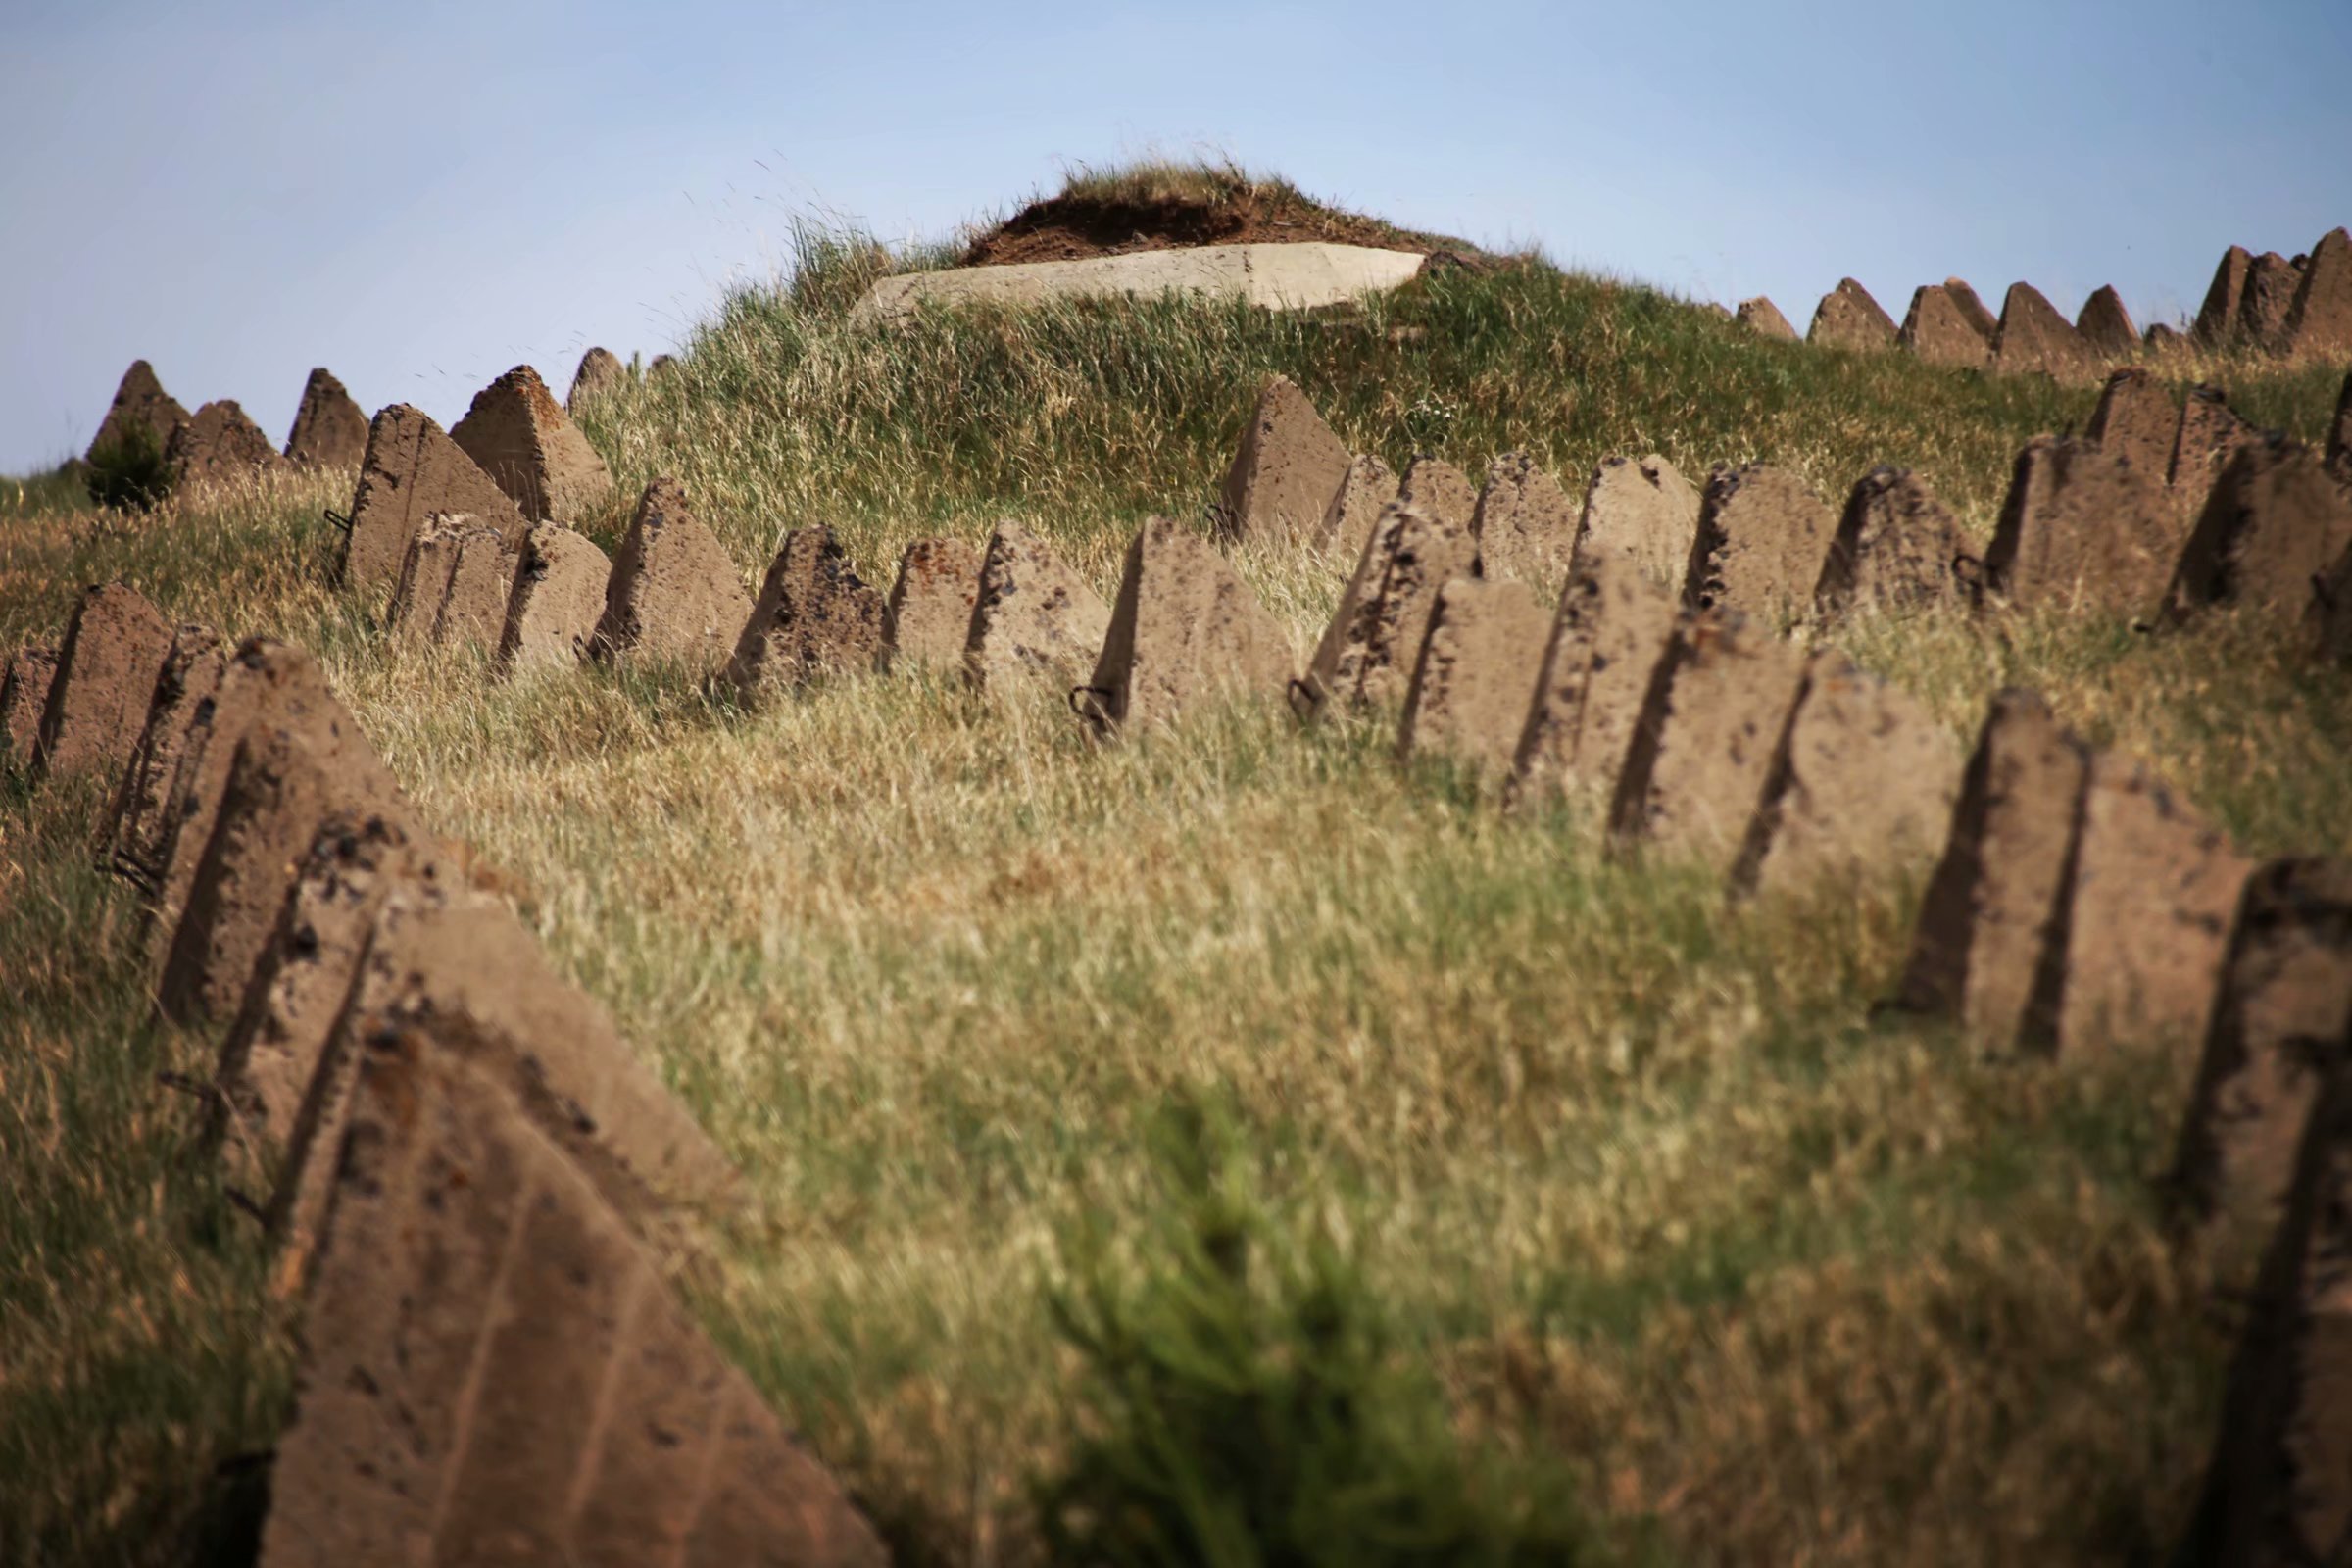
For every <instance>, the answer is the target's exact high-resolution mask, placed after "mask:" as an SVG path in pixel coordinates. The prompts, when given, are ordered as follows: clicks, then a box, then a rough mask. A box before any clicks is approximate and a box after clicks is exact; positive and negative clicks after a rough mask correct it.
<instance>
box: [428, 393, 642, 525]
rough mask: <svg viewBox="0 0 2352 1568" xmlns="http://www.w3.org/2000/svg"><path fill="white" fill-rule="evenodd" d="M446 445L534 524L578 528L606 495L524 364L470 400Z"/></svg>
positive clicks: (601, 469) (607, 478)
mask: <svg viewBox="0 0 2352 1568" xmlns="http://www.w3.org/2000/svg"><path fill="white" fill-rule="evenodd" d="M449 438H450V439H451V440H452V441H455V442H456V443H457V444H458V447H459V449H460V450H461V451H463V452H464V453H465V454H466V456H467V457H469V458H471V459H472V460H473V462H474V466H476V467H478V468H480V469H481V470H482V471H483V472H484V473H486V474H488V475H489V476H490V479H491V482H492V483H494V484H496V485H497V486H498V487H499V488H500V489H501V490H504V491H505V492H506V493H507V494H508V495H509V496H510V497H512V498H513V499H514V502H515V506H516V507H517V508H518V509H520V511H521V513H522V515H524V516H525V517H527V518H529V519H530V520H531V521H533V522H576V521H578V520H579V519H580V518H582V517H584V516H587V515H589V514H591V513H593V512H594V511H596V509H597V508H599V507H601V506H603V505H604V503H605V500H606V498H607V497H608V496H610V495H611V494H612V491H613V476H612V474H610V473H609V472H607V471H606V469H605V460H604V459H602V458H600V457H598V456H597V455H596V449H595V448H594V447H592V446H590V445H589V444H588V438H587V437H586V436H584V435H582V434H580V432H579V430H578V429H577V428H576V427H575V426H574V425H573V424H572V422H571V419H570V417H569V416H567V415H565V414H564V406H563V405H562V404H560V403H558V402H557V401H556V400H555V397H554V395H553V394H551V393H550V392H549V391H548V390H547V383H545V382H544V381H541V380H540V379H539V372H538V371H537V370H534V369H532V368H530V367H529V366H527V365H517V366H516V367H515V368H513V369H512V370H509V371H508V372H507V373H506V374H504V375H502V376H500V377H499V378H498V379H497V380H495V381H493V382H491V383H490V384H489V385H488V386H486V387H484V388H483V389H482V390H481V391H480V392H478V393H476V394H474V399H473V405H472V407H470V408H468V409H467V410H466V417H464V418H463V419H460V420H459V421H458V422H457V423H456V424H454V425H452V426H451V427H450V431H449Z"/></svg>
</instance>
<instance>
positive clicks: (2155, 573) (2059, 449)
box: [1985, 435, 2188, 616]
mask: <svg viewBox="0 0 2352 1568" xmlns="http://www.w3.org/2000/svg"><path fill="white" fill-rule="evenodd" d="M2187 534H2188V524H2187V519H2186V518H2185V517H2184V516H2183V515H2182V514H2181V512H2180V508H2179V507H2178V505H2176V503H2175V502H2174V500H2173V498H2172V496H2171V495H2170V494H2169V493H2168V492H2167V490H2166V489H2165V487H2164V485H2163V484H2162V483H2161V482H2160V481H2159V479H2158V478H2157V477H2156V476H2155V475H2154V474H2152V473H2150V472H2148V471H2147V470H2144V469H2142V468H2140V467H2139V466H2137V465H2135V464H2133V463H2132V462H2131V461H2130V460H2129V459H2128V458H2126V457H2122V456H2119V455H2118V454H2117V453H2116V452H2115V451H2114V450H2112V449H2110V448H2108V447H2106V446H2104V445H2091V444H2089V443H2087V442H2083V441H2078V440H2074V439H2072V438H2069V439H2066V440H2060V439H2058V438H2056V437H2053V436H2046V435H2045V436H2035V437H2034V439H2033V440H2032V441H2029V442H2027V443H2026V446H2025V450H2024V451H2022V452H2020V453H2019V454H2018V455H2017V467H2016V470H2015V472H2014V473H2013V474H2012V476H2011V478H2010V481H2009V495H2008V498H2007V500H2005V501H2004V502H2003V503H2002V505H2001V515H2000V520H1999V522H1998V523H1996V524H1995V525H1994V528H1993V534H1992V544H1991V545H1990V546H1989V547H1988V548H1987V549H1986V551H1985V581H1986V584H1987V586H1988V587H1989V588H1990V589H1991V591H1992V592H1993V593H1994V594H1996V595H1998V596H2000V597H2002V598H2004V599H2006V600H2007V601H2008V602H2009V603H2011V604H2013V605H2018V606H2021V607H2040V606H2061V607H2066V608H2070V609H2076V610H2091V611H2097V612H2100V613H2108V614H2121V615H2131V616H2146V615H2151V614H2153V613H2155V611H2156V609H2157V607H2158V605H2159V604H2161V603H2162V601H2163V599H2164V594H2165V587H2166V584H2167V583H2169V582H2170V581H2171V580H2172V574H2173V568H2174V565H2175V564H2176V563H2177V562H2178V561H2179V559H2180V546H2181V543H2182V541H2183V540H2185V539H2186V537H2187Z"/></svg>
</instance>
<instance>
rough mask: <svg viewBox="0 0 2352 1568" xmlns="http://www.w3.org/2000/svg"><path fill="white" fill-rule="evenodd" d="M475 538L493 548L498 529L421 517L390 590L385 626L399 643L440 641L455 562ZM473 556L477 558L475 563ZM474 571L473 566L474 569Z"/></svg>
mask: <svg viewBox="0 0 2352 1568" xmlns="http://www.w3.org/2000/svg"><path fill="white" fill-rule="evenodd" d="M476 537H481V538H485V539H487V540H488V541H489V542H490V544H491V545H492V546H493V547H495V546H496V544H497V543H498V531H497V530H496V529H495V528H489V527H484V526H482V525H480V524H478V523H476V522H475V521H474V519H473V518H472V517H470V516H468V515H465V514H463V513H459V514H456V515H449V516H441V515H434V516H430V517H427V518H425V520H424V524H423V526H422V527H420V528H418V529H417V536H416V537H415V538H413V539H411V540H410V541H409V553H408V557H407V559H406V560H404V561H402V562H401V564H400V581H399V583H398V584H397V585H395V586H394V588H393V590H392V605H391V609H390V610H389V611H388V612H387V613H386V616H385V620H386V624H387V625H388V626H389V627H390V628H391V630H392V632H393V634H394V635H395V636H396V637H398V638H399V639H400V640H401V641H402V642H404V643H408V644H412V645H414V646H416V647H419V648H429V647H431V646H433V645H434V644H435V643H436V642H438V641H439V639H440V631H441V612H442V610H443V608H444V607H446V606H447V605H448V603H449V592H450V588H451V586H452V584H454V583H455V582H456V580H457V574H458V561H459V558H460V555H461V553H462V552H463V551H464V549H465V547H466V542H467V541H468V540H470V539H473V538H476ZM478 559H479V558H478V557H477V560H478ZM476 569H477V573H478V569H479V568H478V566H477V568H476Z"/></svg>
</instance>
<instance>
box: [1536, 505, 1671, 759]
mask: <svg viewBox="0 0 2352 1568" xmlns="http://www.w3.org/2000/svg"><path fill="white" fill-rule="evenodd" d="M1674 626H1675V610H1674V603H1673V601H1672V600H1670V599H1668V598H1667V597H1666V595H1665V594H1664V593H1663V592H1662V591H1660V589H1659V588H1658V586H1657V585H1656V583H1655V582H1653V581H1652V580H1651V579H1650V577H1649V575H1648V573H1646V572H1644V571H1643V570H1642V568H1641V567H1640V566H1638V565H1636V564H1634V562H1633V561H1631V560H1630V559H1628V558H1627V557H1626V556H1624V555H1623V554H1621V553H1620V552H1617V551H1614V550H1610V549H1608V548H1606V547H1605V546H1604V547H1600V548H1587V547H1585V546H1579V547H1578V550H1577V553H1576V564H1575V567H1574V568H1573V569H1572V570H1571V571H1570V572H1569V574H1568V586H1567V587H1566V589H1564V590H1563V591H1562V592H1561V594H1560V608H1559V613H1558V615H1557V616H1556V617H1555V618H1554V620H1553V622H1552V629H1551V637H1550V641H1549V643H1548V644H1547V645H1546V646H1545V648H1544V663H1543V667H1542V669H1541V671H1540V672H1539V674H1538V677H1537V684H1536V689H1535V692H1534V694H1533V696H1532V698H1531V699H1530V703H1529V707H1528V712H1527V723H1526V727H1525V728H1524V729H1523V730H1522V731H1521V732H1520V737H1519V746H1518V753H1517V756H1516V757H1515V758H1514V759H1513V761H1512V767H1511V798H1512V800H1513V801H1514V802H1515V803H1519V804H1537V803H1542V802H1545V801H1550V800H1557V799H1560V798H1563V797H1566V796H1569V795H1571V794H1580V795H1590V796H1592V797H1593V798H1595V799H1597V800H1599V801H1601V802H1603V803H1605V802H1606V801H1607V800H1608V799H1609V797H1610V795H1611V794H1612V792H1614V791H1615V789H1616V787H1617V775H1618V772H1619V770H1620V769H1621V768H1622V767H1623V766H1624V765H1625V758H1626V754H1627V752H1628V751H1630V750H1631V749H1632V746H1633V738H1634V729H1635V726H1636V725H1637V724H1638V723H1640V721H1641V718H1642V704H1643V702H1644V701H1646V700H1647V697H1648V694H1649V683H1650V676H1651V675H1652V674H1653V673H1654V672H1655V670H1656V668H1657V665H1658V662H1659V661H1660V660H1662V659H1664V658H1665V656H1666V647H1667V643H1668V642H1669V640H1671V639H1672V637H1673V635H1674Z"/></svg>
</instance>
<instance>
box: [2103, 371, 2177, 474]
mask: <svg viewBox="0 0 2352 1568" xmlns="http://www.w3.org/2000/svg"><path fill="white" fill-rule="evenodd" d="M2082 436H2083V439H2084V440H2086V441H2088V442H2089V443H2090V444H2091V445H2093V446H2095V447H2097V448H2098V449H2099V450H2100V451H2101V452H2104V453H2106V454H2107V455H2108V456H2109V457H2113V458H2121V459H2123V460H2124V461H2125V462H2126V463H2129V464H2131V466H2132V467H2134V468H2136V469H2138V470H2139V471H2140V472H2141V473H2146V474H2153V475H2155V476H2156V477H2157V478H2158V479H2160V480H2163V481H2164V482H2166V483H2168V484H2169V483H2170V482H2171V479H2172V466H2173V447H2174V445H2175V444H2176V443H2177V442H2178V441H2179V439H2180V408H2179V406H2177V405H2176V404H2175V403H2174V402H2173V395H2172V393H2170V392H2168V391H2166V390H2165V387H2164V383H2163V382H2161V381H2159V380H2157V379H2156V377H2155V376H2153V375H2151V374H2150V373H2148V371H2146V370H2144V369H2142V368H2139V367H2137V366H2128V367H2126V368H2123V369H2120V370H2117V371H2116V372H2115V373H2114V374H2112V375H2110V376H2108V377H2107V384H2106V386H2104V387H2102V388H2101V389H2100V391H2099V402H2098V406H2097V407H2096V408H2094V409H2092V410H2091V414H2090V423H2088V424H2087V425H2085V426H2083V428H2082Z"/></svg>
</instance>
